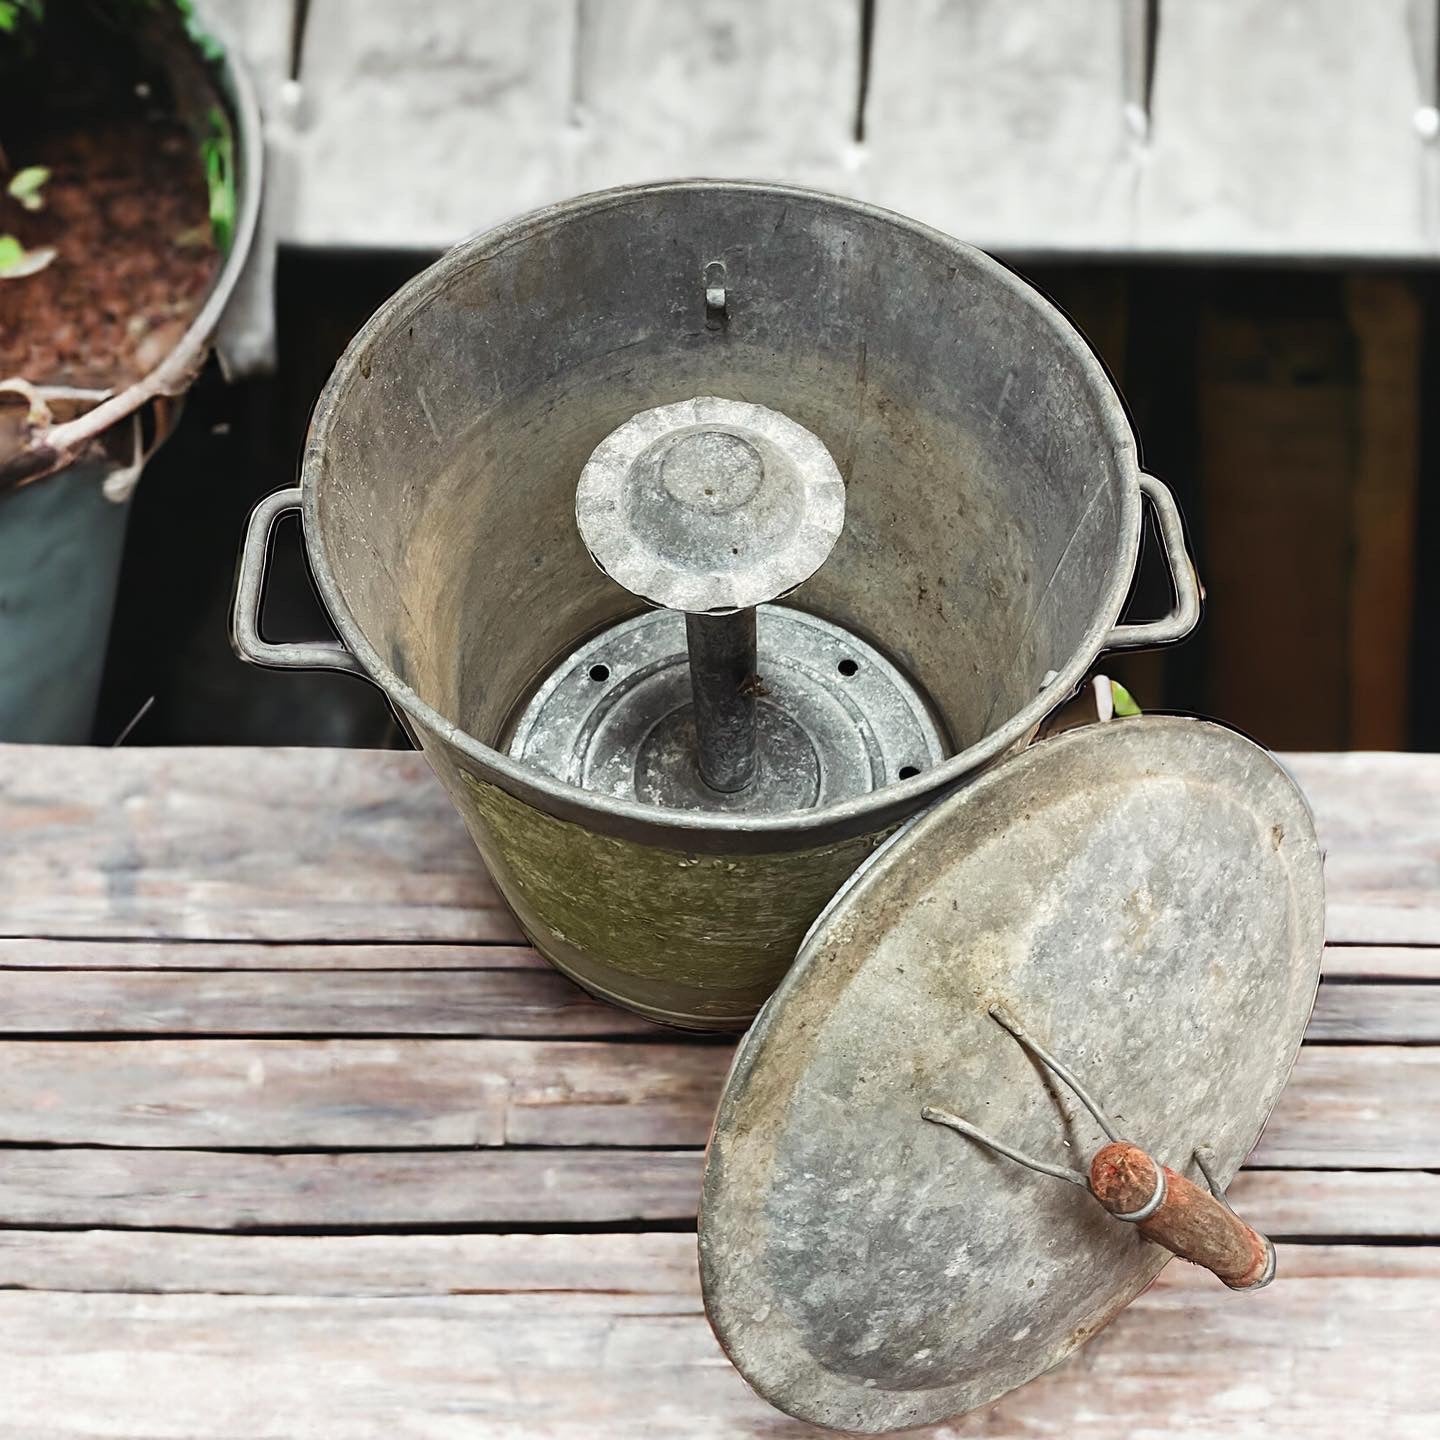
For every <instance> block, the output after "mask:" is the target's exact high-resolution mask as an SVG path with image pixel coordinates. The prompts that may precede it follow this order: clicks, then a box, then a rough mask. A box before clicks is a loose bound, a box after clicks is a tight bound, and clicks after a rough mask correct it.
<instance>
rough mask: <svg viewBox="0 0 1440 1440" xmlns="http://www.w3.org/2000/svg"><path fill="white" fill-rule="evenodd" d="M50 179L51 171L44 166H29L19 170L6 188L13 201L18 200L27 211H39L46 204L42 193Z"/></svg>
mask: <svg viewBox="0 0 1440 1440" xmlns="http://www.w3.org/2000/svg"><path fill="white" fill-rule="evenodd" d="M49 178H50V171H49V168H48V167H47V166H44V165H27V166H26V167H25V168H24V169H23V170H17V171H16V172H15V176H14V178H13V179H12V180H11V181H10V183H9V185H7V186H6V187H5V188H6V189H7V190H8V191H9V192H10V195H11V197H12V198H13V199H15V200H18V201H19V202H20V203H21V204H22V205H23V206H24V207H25V208H26V209H27V210H39V209H41V208H42V207H43V206H44V204H45V197H44V196H43V195H41V193H40V192H41V191H42V190H43V189H44V188H45V182H46V181H47V180H48V179H49Z"/></svg>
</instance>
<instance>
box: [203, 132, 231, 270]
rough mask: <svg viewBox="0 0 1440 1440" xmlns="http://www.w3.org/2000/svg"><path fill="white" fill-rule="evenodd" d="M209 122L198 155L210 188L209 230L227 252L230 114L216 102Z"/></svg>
mask: <svg viewBox="0 0 1440 1440" xmlns="http://www.w3.org/2000/svg"><path fill="white" fill-rule="evenodd" d="M209 124H210V129H209V132H208V133H207V134H206V136H205V138H204V139H203V140H201V142H200V158H201V160H202V162H203V163H204V166H205V184H206V186H207V187H208V189H209V191H210V231H211V234H213V235H214V237H215V244H216V246H217V247H218V249H219V251H220V253H221V254H222V255H227V254H229V252H230V246H231V244H232V243H233V242H234V239H235V212H236V200H235V140H234V137H233V135H232V134H231V132H230V117H229V116H228V115H226V113H225V112H224V111H223V110H222V109H221V108H220V107H219V106H218V105H212V106H211V107H210V114H209Z"/></svg>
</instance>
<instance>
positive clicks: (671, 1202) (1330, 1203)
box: [0, 1147, 1440, 1240]
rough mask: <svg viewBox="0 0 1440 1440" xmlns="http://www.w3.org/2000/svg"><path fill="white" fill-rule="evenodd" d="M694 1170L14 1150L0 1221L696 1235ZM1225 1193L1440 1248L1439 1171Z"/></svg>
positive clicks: (551, 1154) (1289, 1222) (451, 1157)
mask: <svg viewBox="0 0 1440 1440" xmlns="http://www.w3.org/2000/svg"><path fill="white" fill-rule="evenodd" d="M700 1169H701V1153H700V1152H699V1151H698V1150H681V1151H656V1150H583V1149H574V1150H503V1149H502V1150H479V1151H453V1150H452V1151H423V1152H418V1153H417V1152H404V1151H400V1152H380V1153H365V1152H356V1153H346V1154H338V1155H329V1154H313V1153H309V1154H294V1155H263V1154H261V1155H256V1154H246V1153H235V1152H225V1151H194V1150H107V1149H91V1148H85V1147H81V1148H75V1149H65V1148H61V1149H44V1150H30V1149H25V1148H23V1147H11V1148H10V1149H8V1150H7V1151H6V1153H5V1164H4V1165H3V1166H0V1226H27V1225H41V1226H66V1227H70V1228H83V1227H128V1228H138V1229H147V1228H149V1229H161V1230H171V1231H173V1230H194V1231H210V1232H217V1233H223V1232H227V1231H237V1230H238V1231H267V1230H268V1231H277V1230H306V1231H320V1232H327V1231H341V1232H344V1231H350V1232H367V1231H385V1230H400V1229H405V1228H407V1227H408V1228H417V1227H429V1226H466V1227H470V1228H473V1229H480V1228H489V1229H500V1228H504V1227H506V1226H521V1225H523V1226H527V1227H529V1226H537V1225H551V1224H563V1225H586V1226H593V1227H596V1228H601V1229H603V1228H604V1227H606V1226H610V1225H616V1224H621V1225H624V1224H633V1223H634V1222H636V1221H651V1222H655V1221H665V1222H669V1223H675V1222H678V1223H692V1224H693V1222H694V1219H695V1204H696V1200H697V1198H698V1196H699V1194H700ZM1230 1193H1231V1196H1232V1198H1233V1199H1234V1202H1235V1204H1236V1206H1237V1207H1238V1208H1239V1209H1240V1210H1241V1211H1242V1212H1243V1213H1244V1214H1245V1216H1246V1217H1247V1218H1248V1219H1249V1220H1251V1221H1252V1222H1253V1223H1254V1224H1255V1225H1258V1226H1259V1227H1260V1228H1261V1229H1262V1230H1265V1231H1267V1232H1271V1233H1274V1234H1276V1235H1280V1236H1285V1237H1288V1238H1291V1239H1294V1238H1297V1237H1322V1238H1332V1239H1333V1238H1335V1237H1338V1236H1351V1237H1357V1238H1359V1239H1375V1238H1380V1237H1399V1238H1406V1239H1417V1238H1425V1239H1432V1240H1433V1239H1440V1175H1433V1174H1429V1173H1425V1172H1417V1171H1405V1170H1396V1171H1363V1172H1351V1171H1343V1170H1247V1171H1243V1172H1242V1173H1241V1175H1240V1176H1239V1178H1238V1179H1237V1180H1236V1182H1235V1184H1234V1186H1233V1187H1232V1188H1231V1192H1230Z"/></svg>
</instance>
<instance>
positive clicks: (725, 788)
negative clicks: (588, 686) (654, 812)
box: [638, 607, 818, 812]
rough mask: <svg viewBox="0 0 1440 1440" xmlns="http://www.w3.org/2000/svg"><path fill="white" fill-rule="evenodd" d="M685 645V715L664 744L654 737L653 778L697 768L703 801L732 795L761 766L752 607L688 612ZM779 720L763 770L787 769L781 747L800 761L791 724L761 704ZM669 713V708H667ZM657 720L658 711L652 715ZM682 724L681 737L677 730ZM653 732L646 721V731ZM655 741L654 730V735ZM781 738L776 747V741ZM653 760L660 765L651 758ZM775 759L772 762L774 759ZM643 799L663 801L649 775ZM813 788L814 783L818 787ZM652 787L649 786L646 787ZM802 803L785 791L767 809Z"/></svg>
mask: <svg viewBox="0 0 1440 1440" xmlns="http://www.w3.org/2000/svg"><path fill="white" fill-rule="evenodd" d="M685 650H686V656H687V659H688V662H689V670H690V699H691V705H690V717H689V720H688V721H686V722H682V724H681V725H679V726H678V727H677V726H676V724H675V723H674V722H671V725H670V726H669V729H670V735H669V737H668V740H667V741H666V742H665V743H663V744H654V745H652V746H651V747H650V749H651V751H652V765H651V766H650V767H647V768H648V769H650V770H651V773H652V775H653V777H654V780H656V781H661V783H662V784H663V781H664V779H665V778H668V777H669V776H671V775H675V774H680V775H682V776H684V777H686V783H687V788H689V784H688V779H689V777H690V776H691V775H698V777H699V779H700V780H701V782H702V790H703V791H704V792H708V794H702V796H701V804H702V805H703V806H706V807H708V806H709V805H710V804H712V803H713V801H712V799H711V798H710V797H713V796H714V795H716V794H717V793H718V794H720V795H733V794H736V793H739V792H744V791H748V790H750V789H751V788H752V787H753V785H754V783H755V779H756V776H757V775H758V773H759V770H760V719H759V710H760V691H761V689H762V688H763V685H762V682H761V679H760V645H759V625H758V617H757V612H756V611H755V609H754V608H753V607H752V608H749V609H745V610H736V611H734V612H733V613H732V614H729V615H687V616H686V617H685ZM767 708H768V709H769V710H770V711H772V712H773V714H774V716H775V718H776V721H777V722H779V723H778V725H771V726H770V727H769V729H770V733H769V735H768V736H767V740H768V742H769V743H770V744H771V749H772V755H771V761H772V763H771V764H770V765H768V766H767V767H766V768H767V770H768V771H769V772H770V773H771V774H774V775H778V776H785V775H788V774H789V773H790V772H791V771H792V770H793V769H794V763H793V762H791V761H788V760H786V759H785V758H784V754H783V752H784V751H785V750H787V749H788V750H792V751H794V752H796V757H797V759H799V760H801V761H803V748H802V746H801V745H799V744H797V743H796V741H797V740H798V739H799V738H800V737H798V736H796V734H795V726H794V724H793V723H791V722H790V719H789V716H787V715H786V714H785V713H784V712H783V711H782V710H781V709H779V708H778V707H777V706H774V705H771V706H769V707H767ZM672 714H673V712H672ZM655 718H656V719H659V718H660V717H659V716H656V717H655ZM685 729H688V730H689V731H690V732H691V733H690V735H689V738H688V739H686V738H685V736H684V735H682V734H681V731H682V730H685ZM650 733H651V734H652V735H653V734H654V733H655V732H654V729H653V727H652V730H651V732H650ZM657 740H658V737H657ZM776 741H779V749H778V750H776V749H775V748H774V742H776ZM654 760H659V761H660V764H659V765H658V766H655V765H653V761H654ZM775 761H779V763H778V764H776V763H774V762H775ZM638 788H639V790H640V792H641V795H642V798H643V799H646V800H649V801H651V802H652V803H658V804H662V805H663V804H664V803H665V802H664V800H663V799H661V794H660V790H659V788H658V787H657V786H655V785H654V783H653V781H652V783H651V784H649V785H647V784H644V783H642V784H641V785H640V786H639V787H638ZM817 789H818V787H817ZM652 790H653V791H654V792H655V793H650V792H651V791H652ZM803 803H804V802H803V801H799V800H794V799H790V798H789V797H786V798H785V799H784V800H781V801H780V802H779V803H778V804H775V805H773V806H772V807H771V808H772V809H774V810H779V811H782V812H783V811H786V810H795V809H798V808H799V807H800V805H802V804H803Z"/></svg>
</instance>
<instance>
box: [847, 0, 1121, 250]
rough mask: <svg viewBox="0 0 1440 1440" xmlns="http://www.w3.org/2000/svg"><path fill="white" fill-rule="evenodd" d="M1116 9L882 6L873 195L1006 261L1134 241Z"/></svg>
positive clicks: (1086, 4)
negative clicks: (1023, 253)
mask: <svg viewBox="0 0 1440 1440" xmlns="http://www.w3.org/2000/svg"><path fill="white" fill-rule="evenodd" d="M1124 25H1125V7H1124V6H1123V5H1122V4H1121V3H1120V0H1031V3H1028V4H1025V5H1015V4H1012V3H1010V0H879V3H878V4H877V5H876V9H875V37H874V45H873V49H872V53H871V63H870V87H869V97H868V104H867V107H866V125H865V150H866V165H865V169H864V172H863V174H862V178H861V185H862V189H863V193H864V195H865V197H866V198H867V199H870V200H873V201H875V202H876V203H877V204H881V205H886V206H889V207H891V208H893V209H896V210H900V211H903V212H904V213H906V214H910V215H914V216H916V217H917V218H919V219H921V220H925V221H928V222H929V223H930V224H932V225H936V226H938V227H939V228H940V229H942V230H947V231H949V232H950V233H952V234H955V235H960V236H962V237H963V238H965V239H966V240H970V241H973V242H974V243H976V244H979V245H984V246H987V247H991V248H995V249H1001V250H1006V249H1009V250H1037V249H1038V250H1050V249H1067V250H1087V249H1090V250H1110V249H1115V248H1120V247H1123V246H1124V245H1125V244H1126V243H1127V241H1128V240H1129V237H1130V232H1131V195H1132V190H1133V187H1134V185H1135V182H1136V173H1135V168H1134V167H1135V163H1136V162H1135V158H1134V154H1133V152H1132V147H1131V145H1130V143H1129V140H1128V137H1127V132H1126V128H1125V114H1124V102H1125V76H1124V51H1125V37H1124Z"/></svg>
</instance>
